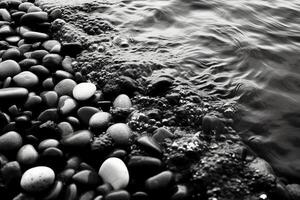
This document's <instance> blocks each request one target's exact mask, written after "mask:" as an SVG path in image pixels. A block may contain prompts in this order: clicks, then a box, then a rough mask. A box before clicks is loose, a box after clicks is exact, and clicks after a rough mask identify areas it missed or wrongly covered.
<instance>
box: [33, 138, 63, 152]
mask: <svg viewBox="0 0 300 200" xmlns="http://www.w3.org/2000/svg"><path fill="white" fill-rule="evenodd" d="M58 145H59V142H58V141H57V140H55V139H45V140H43V141H41V142H40V144H39V146H38V150H39V151H44V150H45V149H47V148H50V147H58Z"/></svg>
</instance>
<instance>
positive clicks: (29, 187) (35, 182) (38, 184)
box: [20, 166, 55, 193]
mask: <svg viewBox="0 0 300 200" xmlns="http://www.w3.org/2000/svg"><path fill="white" fill-rule="evenodd" d="M54 179H55V173H54V171H53V170H52V169H51V168H49V167H45V166H38V167H33V168H30V169H28V170H27V171H25V173H24V174H23V176H22V178H21V183H20V184H21V187H22V188H23V189H24V190H25V191H26V192H33V193H37V192H42V191H45V190H46V189H49V188H50V187H51V186H52V184H53V183H54Z"/></svg>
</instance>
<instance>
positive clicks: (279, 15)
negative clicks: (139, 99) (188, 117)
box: [91, 0, 300, 179]
mask: <svg viewBox="0 0 300 200" xmlns="http://www.w3.org/2000/svg"><path fill="white" fill-rule="evenodd" d="M110 2H111V1H110ZM91 15H96V16H100V17H101V18H104V19H106V20H108V21H110V22H111V23H112V24H113V25H114V26H115V27H116V29H117V30H118V31H120V32H121V35H123V36H124V37H128V38H129V39H130V40H131V41H132V43H133V44H134V45H133V47H132V48H128V49H126V50H125V51H123V53H124V56H125V57H126V56H127V57H129V56H132V55H134V56H133V57H135V58H139V59H145V60H148V61H149V60H150V61H151V60H153V61H154V62H161V63H169V64H170V65H172V64H174V65H175V64H176V66H177V68H178V69H179V70H182V71H184V72H186V73H185V76H184V77H185V78H187V79H189V81H190V82H191V83H192V86H193V87H195V88H197V89H199V90H202V91H205V92H207V93H208V94H210V95H215V96H217V97H220V98H222V99H225V100H226V101H235V102H237V103H238V104H239V105H240V107H241V112H240V115H239V117H238V119H239V120H238V121H237V129H240V130H241V131H242V132H243V135H242V136H243V137H245V138H247V137H250V136H252V139H251V140H250V143H249V146H251V147H252V148H253V149H254V150H256V152H257V153H258V154H259V155H260V156H262V157H263V158H265V159H266V160H268V161H269V162H270V163H271V164H272V165H273V167H274V168H275V170H276V171H278V172H279V173H281V174H282V175H285V176H288V177H293V178H298V179H300V1H299V0H289V1H288V0H251V1H249V0H209V1H205V0H124V1H118V0H114V1H113V5H111V6H105V7H103V8H100V9H98V10H96V11H94V12H93V13H91ZM120 54H122V50H121V51H120ZM138 55H139V56H140V57H138ZM253 136H254V137H253Z"/></svg>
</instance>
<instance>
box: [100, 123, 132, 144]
mask: <svg viewBox="0 0 300 200" xmlns="http://www.w3.org/2000/svg"><path fill="white" fill-rule="evenodd" d="M106 133H108V134H109V135H110V136H111V137H112V139H113V140H114V142H115V143H116V145H129V138H130V136H131V129H130V128H129V126H128V125H127V124H124V123H116V124H113V125H111V126H110V127H109V128H108V129H107V131H106Z"/></svg>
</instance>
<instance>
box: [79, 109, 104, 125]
mask: <svg viewBox="0 0 300 200" xmlns="http://www.w3.org/2000/svg"><path fill="white" fill-rule="evenodd" d="M98 112H100V110H99V109H98V108H95V107H92V106H83V107H81V108H79V109H78V110H77V115H78V118H79V120H80V121H81V122H83V123H84V124H85V125H89V121H90V118H91V117H92V116H93V115H94V114H95V113H98Z"/></svg>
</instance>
